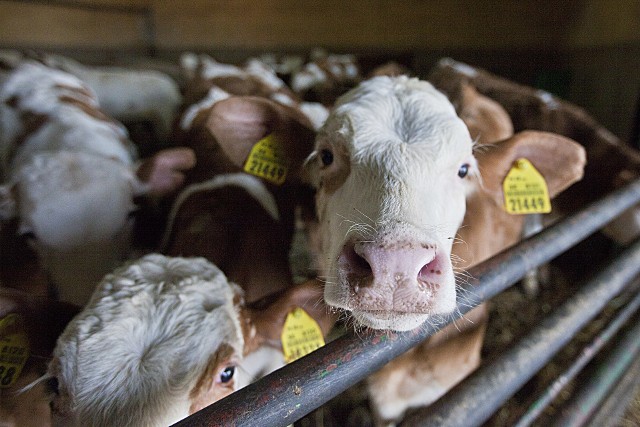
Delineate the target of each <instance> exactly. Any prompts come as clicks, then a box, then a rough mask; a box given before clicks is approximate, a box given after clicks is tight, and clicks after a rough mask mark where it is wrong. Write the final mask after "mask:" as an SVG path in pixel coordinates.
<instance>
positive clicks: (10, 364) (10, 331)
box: [0, 314, 29, 388]
mask: <svg viewBox="0 0 640 427" xmlns="http://www.w3.org/2000/svg"><path fill="white" fill-rule="evenodd" d="M23 331H24V324H23V323H22V318H21V317H20V316H18V315H17V314H10V315H8V316H7V317H3V318H2V319H0V388H5V387H10V386H12V385H13V384H14V383H15V382H16V380H17V379H18V377H19V376H20V373H21V372H22V368H23V367H24V365H25V363H27V359H28V358H29V341H28V340H27V336H26V335H25V333H24V332H23Z"/></svg>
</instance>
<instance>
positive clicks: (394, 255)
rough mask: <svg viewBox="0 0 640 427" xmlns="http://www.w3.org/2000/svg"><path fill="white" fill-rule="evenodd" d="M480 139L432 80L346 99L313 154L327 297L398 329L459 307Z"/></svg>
mask: <svg viewBox="0 0 640 427" xmlns="http://www.w3.org/2000/svg"><path fill="white" fill-rule="evenodd" d="M472 146H473V143H472V140H471V137H470V135H469V131H468V130H467V127H466V126H465V124H464V122H463V121H462V120H460V118H459V117H458V116H457V115H456V112H455V109H454V108H453V106H452V105H451V104H450V102H449V101H448V100H447V98H446V97H445V96H444V95H442V94H441V93H440V92H438V91H437V90H435V89H434V88H433V87H432V86H431V85H430V84H429V83H427V82H423V81H419V80H417V79H409V78H407V77H396V78H389V77H376V78H373V79H371V80H368V81H366V82H364V83H362V84H361V85H360V86H359V87H357V88H355V89H354V90H352V91H351V92H349V93H347V94H345V95H344V96H343V97H342V98H340V99H339V100H338V103H337V104H336V106H335V108H334V110H333V112H332V114H331V115H330V117H329V119H328V120H327V122H326V124H325V126H324V127H323V128H322V130H321V131H320V133H319V135H318V137H317V140H316V145H315V151H314V152H313V154H312V155H311V157H310V159H309V161H308V165H309V173H310V175H311V177H312V180H313V181H314V183H315V185H316V187H317V212H318V217H319V220H320V227H321V234H322V236H323V247H322V252H323V257H324V259H323V262H324V264H325V265H324V267H323V270H324V275H325V279H326V285H325V294H324V295H325V299H326V301H327V303H329V304H330V305H332V306H335V307H339V308H342V309H346V310H349V311H351V312H352V314H353V316H354V318H355V319H356V321H357V322H358V323H361V324H363V325H365V326H369V327H373V328H376V329H394V330H408V329H412V328H414V327H416V326H418V325H420V324H421V323H422V322H424V321H425V320H427V319H428V318H429V317H431V316H437V315H441V314H447V313H450V312H451V311H452V310H453V309H454V307H455V302H456V292H455V281H454V276H453V268H452V264H451V260H450V255H451V247H452V243H453V240H454V238H455V235H456V231H457V229H458V227H459V226H460V224H461V222H462V218H463V216H464V214H465V196H466V194H467V191H468V190H469V183H468V182H467V181H468V180H469V176H472V175H474V173H475V172H474V171H475V169H476V161H475V159H474V157H473V154H472Z"/></svg>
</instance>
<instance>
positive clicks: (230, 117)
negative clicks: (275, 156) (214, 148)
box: [206, 96, 315, 181]
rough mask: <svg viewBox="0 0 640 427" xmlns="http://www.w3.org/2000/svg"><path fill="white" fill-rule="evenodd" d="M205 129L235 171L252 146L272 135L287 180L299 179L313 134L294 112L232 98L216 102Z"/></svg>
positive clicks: (245, 98)
mask: <svg viewBox="0 0 640 427" xmlns="http://www.w3.org/2000/svg"><path fill="white" fill-rule="evenodd" d="M206 126H207V128H208V129H209V131H210V132H211V134H212V135H213V136H214V137H215V139H216V141H217V142H218V144H219V145H220V147H221V148H222V150H223V151H224V152H225V153H226V155H227V156H228V157H229V159H230V160H231V161H232V162H233V163H234V164H235V165H236V166H237V167H239V168H243V167H244V164H245V162H246V160H247V157H248V156H249V153H250V152H251V149H252V148H253V146H254V145H255V144H256V143H257V142H258V141H260V140H261V139H262V138H264V137H265V136H267V135H269V134H274V136H275V137H276V139H277V141H278V142H279V143H280V144H281V146H282V147H283V151H284V153H285V155H286V158H287V162H288V164H289V172H288V175H287V180H288V181H291V180H295V181H297V180H299V179H300V174H301V168H302V164H303V162H304V160H305V159H306V158H307V156H308V155H309V154H310V153H311V151H312V150H313V141H314V138H315V132H314V131H313V126H312V124H311V123H310V122H309V120H308V119H307V118H306V117H305V116H304V115H303V114H302V113H301V112H300V111H298V110H297V109H295V108H292V107H287V106H284V105H280V104H278V103H276V102H273V101H271V100H269V99H265V98H258V97H253V96H234V97H230V98H227V99H224V100H222V101H219V102H217V103H216V104H215V105H214V106H213V108H212V109H211V112H210V114H209V117H208V119H207V124H206Z"/></svg>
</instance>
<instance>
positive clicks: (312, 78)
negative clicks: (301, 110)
mask: <svg viewBox="0 0 640 427" xmlns="http://www.w3.org/2000/svg"><path fill="white" fill-rule="evenodd" d="M327 80H328V77H327V73H325V72H324V71H323V70H322V69H321V68H320V67H319V66H318V64H316V63H313V62H310V63H308V64H307V65H305V66H304V67H303V68H302V70H300V71H299V72H298V73H296V74H294V75H293V77H292V78H291V88H292V89H293V90H294V91H295V92H297V93H301V92H304V91H306V90H309V89H311V88H312V87H314V86H316V85H318V84H320V83H324V82H326V81H327Z"/></svg>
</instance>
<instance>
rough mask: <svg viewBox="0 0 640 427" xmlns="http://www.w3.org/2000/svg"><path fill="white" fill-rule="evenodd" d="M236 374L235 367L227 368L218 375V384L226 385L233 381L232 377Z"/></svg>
mask: <svg viewBox="0 0 640 427" xmlns="http://www.w3.org/2000/svg"><path fill="white" fill-rule="evenodd" d="M235 373H236V367H235V366H227V367H226V368H225V369H224V371H222V372H221V373H220V382H221V383H228V382H229V381H231V380H232V379H233V375H234V374H235Z"/></svg>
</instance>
